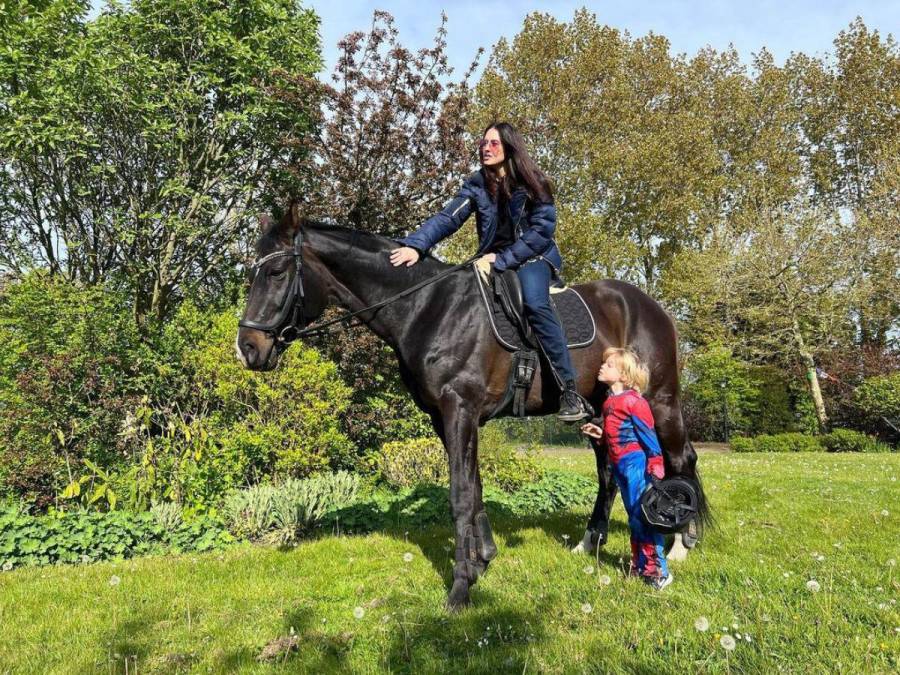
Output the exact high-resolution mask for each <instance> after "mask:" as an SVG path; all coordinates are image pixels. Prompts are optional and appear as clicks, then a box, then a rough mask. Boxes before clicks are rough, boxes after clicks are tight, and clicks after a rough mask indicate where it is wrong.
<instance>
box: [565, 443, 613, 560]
mask: <svg viewBox="0 0 900 675" xmlns="http://www.w3.org/2000/svg"><path fill="white" fill-rule="evenodd" d="M588 440H590V442H591V448H592V449H593V450H594V458H595V459H596V460H597V499H596V501H595V502H594V510H593V511H592V512H591V517H590V519H589V520H588V524H587V528H586V529H585V531H584V537H583V538H582V540H581V542H580V543H579V544H578V545H577V546H575V548H574V549H572V550H573V551H574V552H577V553H580V552H586V553H593V552H594V551H596V549H597V547H598V546H603V545H604V544H605V543H606V541H607V539H608V537H609V514H610V512H611V511H612V505H613V501H614V500H615V498H616V491H617V489H618V488H617V486H616V481H615V479H614V478H613V475H612V468H611V467H610V466H609V458H608V457H607V453H606V443H604V442H603V441H602V440H598V439H596V438H589V439H588Z"/></svg>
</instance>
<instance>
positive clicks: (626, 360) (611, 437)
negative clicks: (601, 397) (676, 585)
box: [581, 347, 672, 590]
mask: <svg viewBox="0 0 900 675" xmlns="http://www.w3.org/2000/svg"><path fill="white" fill-rule="evenodd" d="M597 379H598V380H600V381H601V382H605V383H606V384H608V385H609V389H610V392H609V397H608V398H607V399H606V401H605V402H604V403H603V428H602V429H601V428H600V427H599V426H598V425H596V424H593V423H591V422H588V423H587V424H584V425H582V427H581V431H582V433H584V434H586V435H588V436H591V437H592V438H597V439H600V438H602V437H603V435H604V434H605V435H606V447H607V450H608V452H609V464H610V466H611V467H612V472H613V477H614V478H615V481H616V483H617V484H618V486H619V492H621V494H622V501H623V502H624V503H625V511H626V512H627V513H628V526H629V528H631V570H630V574H634V575H639V576H640V577H641V578H642V579H643V580H644V581H645V582H646V583H647V584H649V585H650V586H652V587H653V588H655V589H657V590H662V589H663V588H665V587H666V586H668V585H669V584H670V583H672V574H671V573H670V572H669V570H668V567H667V566H666V558H665V555H664V554H663V538H662V535H661V534H659V533H658V532H656V531H655V530H654V529H652V528H651V527H650V526H649V525H647V523H646V522H644V519H643V517H642V515H641V494H642V493H643V492H644V490H645V489H646V488H647V486H648V484H649V483H650V480H651V477H655V478H658V479H662V478H663V475H664V472H665V467H664V465H663V456H662V448H660V446H659V439H657V437H656V432H655V431H654V429H653V413H651V412H650V406H649V405H648V403H647V400H646V399H645V398H644V397H643V396H641V391H643V390H644V389H645V388H646V387H647V383H648V381H649V379H650V373H649V371H648V370H647V366H646V365H644V364H643V363H641V362H640V360H639V359H638V357H637V355H636V354H635V353H634V352H633V351H631V350H630V349H622V348H620V347H610V348H608V349H607V350H606V351H605V352H603V365H601V366H600V371H599V372H598V373H597ZM589 535H590V533H585V538H587V537H588V536H589Z"/></svg>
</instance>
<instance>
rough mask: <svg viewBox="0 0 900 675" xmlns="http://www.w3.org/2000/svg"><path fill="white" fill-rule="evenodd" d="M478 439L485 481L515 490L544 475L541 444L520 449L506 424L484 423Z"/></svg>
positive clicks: (508, 490) (482, 475) (479, 458)
mask: <svg viewBox="0 0 900 675" xmlns="http://www.w3.org/2000/svg"><path fill="white" fill-rule="evenodd" d="M479 436H480V438H479V441H478V468H479V469H480V471H481V477H482V480H483V481H484V484H485V485H492V486H496V487H498V488H500V489H501V490H503V491H504V492H515V491H516V490H519V489H520V488H522V487H523V486H524V485H525V484H527V483H533V482H535V481H537V480H539V479H540V478H541V476H542V475H543V470H542V469H541V466H540V464H538V462H537V460H536V459H535V455H536V452H537V448H536V447H535V446H531V447H528V448H525V449H519V448H517V447H516V446H515V445H514V444H510V443H509V442H508V441H507V440H506V434H505V433H504V431H503V427H502V426H499V425H497V424H496V422H494V423H489V424H488V425H487V426H484V427H482V429H481V433H480V434H479Z"/></svg>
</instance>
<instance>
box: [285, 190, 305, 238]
mask: <svg viewBox="0 0 900 675" xmlns="http://www.w3.org/2000/svg"><path fill="white" fill-rule="evenodd" d="M303 221H304V218H303V216H302V214H301V206H300V202H299V201H298V200H296V199H292V200H291V203H290V204H289V205H288V208H287V210H286V211H285V212H284V216H283V217H282V218H281V222H280V229H281V232H282V234H283V235H284V237H285V239H287V240H291V239H293V238H294V237H295V236H296V234H297V232H298V231H299V230H300V226H301V225H302V224H303Z"/></svg>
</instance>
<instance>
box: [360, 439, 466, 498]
mask: <svg viewBox="0 0 900 675" xmlns="http://www.w3.org/2000/svg"><path fill="white" fill-rule="evenodd" d="M378 470H379V472H380V473H381V476H382V478H384V480H385V481H386V482H387V483H388V484H389V485H392V486H394V487H412V486H415V485H419V484H422V483H436V484H439V485H447V484H448V483H449V472H448V468H447V451H446V450H444V445H443V444H442V443H441V441H440V440H438V439H437V438H435V437H433V436H432V437H430V438H412V439H407V440H403V441H392V442H390V443H385V444H384V445H382V446H381V452H380V453H379V454H378Z"/></svg>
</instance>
